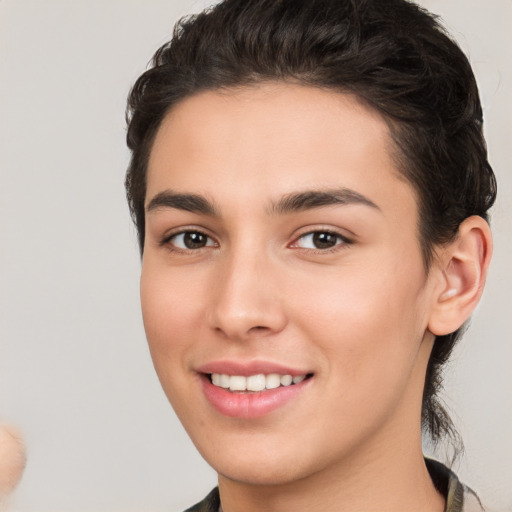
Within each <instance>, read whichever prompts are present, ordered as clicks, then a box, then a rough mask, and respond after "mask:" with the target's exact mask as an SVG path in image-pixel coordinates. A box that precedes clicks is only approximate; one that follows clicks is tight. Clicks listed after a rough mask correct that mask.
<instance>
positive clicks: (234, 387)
mask: <svg viewBox="0 0 512 512" xmlns="http://www.w3.org/2000/svg"><path fill="white" fill-rule="evenodd" d="M229 389H230V390H231V391H245V390H246V389H247V379H246V378H245V377H242V376H241V375H232V376H231V377H229Z"/></svg>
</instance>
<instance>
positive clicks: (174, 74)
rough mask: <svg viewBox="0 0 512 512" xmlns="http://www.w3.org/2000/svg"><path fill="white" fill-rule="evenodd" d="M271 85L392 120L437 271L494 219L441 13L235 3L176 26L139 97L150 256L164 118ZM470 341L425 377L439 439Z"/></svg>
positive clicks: (367, 5)
mask: <svg viewBox="0 0 512 512" xmlns="http://www.w3.org/2000/svg"><path fill="white" fill-rule="evenodd" d="M265 81H290V82H294V83H299V84H304V85H307V86H313V87H320V88H325V89H329V90H336V91H340V92H345V93H347V92H348V93H352V94H354V95H356V96H357V97H359V98H360V99H361V100H363V101H364V102H365V103H367V104H368V105H370V106H371V107H373V108H374V109H375V110H377V111H378V112H380V113H381V115H382V116H383V117H384V118H385V119H386V120H387V122H388V124H389V127H390V133H391V136H392V138H393V141H394V145H395V149H396V151H395V156H396V160H397V164H398V167H399V170H400V172H401V174H402V175H403V177H404V178H405V179H406V180H408V181H409V182H410V183H411V185H412V186H413V188H414V190H415V191H416V194H417V197H418V208H419V213H420V225H419V226H418V229H419V239H420V243H421V247H422V252H423V258H424V263H425V268H426V270H427V271H428V269H429V267H430V264H431V261H432V258H433V257H434V255H435V248H436V246H440V245H442V244H445V243H447V242H449V241H451V240H453V239H454V237H455V236H456V234H457V230H458V227H459V225H460V223H461V222H462V221H463V220H464V219H466V218H467V217H469V216H471V215H480V216H481V217H483V218H485V219H487V212H488V209H489V208H490V207H491V206H492V204H493V203H494V200H495V196H496V182H495V178H494V174H493V171H492V169H491V167H490V165H489V163H488V161H487V150H486V145H485V140H484V138H483V133H482V108H481V105H480V100H479V95H478V89H477V85H476V81H475V78H474V75H473V72H472V70H471V66H470V64H469V62H468V59H467V58H466V56H465V55H464V53H463V52H462V51H461V50H460V48H459V47H458V46H457V44H456V43H455V42H454V41H453V40H452V39H451V38H450V37H449V36H448V35H447V34H446V33H445V31H444V29H443V28H442V27H441V25H440V24H439V22H438V19H437V18H436V17H435V16H433V15H431V14H430V13H428V12H427V11H425V10H423V9H422V8H420V7H419V6H417V5H416V4H413V3H412V2H409V1H406V0H225V1H223V2H221V3H220V4H218V5H216V6H215V7H213V8H212V9H210V10H207V11H205V12H203V13H201V14H199V15H196V16H191V17H188V18H184V19H182V20H181V21H180V22H178V24H177V25H176V27H175V29H174V34H173V38H172V40H171V41H170V42H168V43H167V44H165V45H164V46H162V47H161V48H160V49H159V50H158V51H157V52H156V53H155V55H154V57H153V60H152V65H151V67H150V69H149V70H148V71H146V72H145V73H144V74H143V75H142V76H141V77H140V78H139V79H138V80H137V82H136V83H135V85H134V87H133V89H132V91H131V92H130V96H129V99H128V109H127V120H128V134H127V141H128V146H129V148H130V150H131V152H132V157H131V162H130V165H129V168H128V171H127V175H126V191H127V197H128V203H129V206H130V211H131V214H132V218H133V220H134V222H135V225H136V227H137V230H138V236H139V244H140V249H141V252H142V251H143V248H144V237H145V224H144V201H145V195H146V171H147V164H148V159H149V154H150V151H151V146H152V142H153V140H154V137H155V134H156V132H157V130H158V128H159V126H160V123H161V121H162V119H163V118H164V117H165V115H166V113H167V112H168V111H169V110H170V109H171V108H172V107H173V106H174V105H175V104H176V103H177V102H179V101H180V100H182V99H184V98H185V97H188V96H190V95H192V94H195V93H198V92H200V91H204V90H215V89H219V88H230V87H239V86H244V85H251V84H257V83H260V82H265ZM460 334H461V329H459V330H458V331H456V332H454V333H452V334H449V335H447V336H439V337H437V339H436V342H435V344H434V348H433V351H432V354H431V357H430V360H429V364H428V368H427V376H426V382H425V388H424V394H423V410H422V421H423V428H424V430H425V431H427V432H428V433H429V434H430V436H431V438H432V439H433V440H434V441H435V442H437V441H438V440H440V439H441V438H442V437H443V436H445V435H448V436H451V437H456V435H457V434H456V431H455V429H454V428H453V424H452V422H451V420H450V418H449V416H448V414H447V412H446V411H445V409H444V408H443V406H442V404H441V403H440V401H439V399H438V392H439V390H440V389H441V385H442V374H441V371H440V370H441V367H442V366H443V364H444V363H445V362H446V361H447V360H448V358H449V356H450V354H451V352H452V350H453V347H454V345H455V343H456V341H457V340H458V338H459V337H460Z"/></svg>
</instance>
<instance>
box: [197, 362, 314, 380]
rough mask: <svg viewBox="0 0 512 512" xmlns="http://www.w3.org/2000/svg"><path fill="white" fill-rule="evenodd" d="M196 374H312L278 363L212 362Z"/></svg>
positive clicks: (200, 368) (246, 375) (203, 366)
mask: <svg viewBox="0 0 512 512" xmlns="http://www.w3.org/2000/svg"><path fill="white" fill-rule="evenodd" d="M196 371H197V372H198V373H205V374H210V373H221V374H226V375H241V376H244V377H248V376H250V375H257V374H260V373H263V374H265V375H268V374H270V373H277V374H279V375H291V376H292V377H298V376H299V375H308V374H310V373H312V372H310V371H307V370H301V369H298V368H292V367H289V366H285V365H282V364H278V363H273V362H270V361H248V362H241V361H230V360H224V361H212V362H210V363H206V364H204V365H202V366H200V367H199V368H197V370H196Z"/></svg>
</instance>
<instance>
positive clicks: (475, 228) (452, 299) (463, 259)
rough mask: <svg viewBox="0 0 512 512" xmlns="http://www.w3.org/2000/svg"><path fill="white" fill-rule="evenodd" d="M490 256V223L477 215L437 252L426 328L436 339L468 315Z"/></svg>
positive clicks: (476, 301) (454, 328)
mask: <svg viewBox="0 0 512 512" xmlns="http://www.w3.org/2000/svg"><path fill="white" fill-rule="evenodd" d="M491 255H492V236H491V230H490V229H489V224H487V222H486V221H485V220H484V219H483V218H482V217H479V216H476V215H474V216H472V217H468V218H467V219H466V220H464V222H462V224H461V225H460V226H459V231H458V235H457V238H456V239H455V240H454V241H453V242H451V243H450V244H448V245H446V246H443V247H442V248H441V250H440V251H439V252H438V258H437V262H438V263H437V265H436V264H434V265H436V270H435V272H436V273H437V277H438V279H437V280H436V281H437V283H436V287H435V293H434V295H433V300H434V303H433V307H432V309H431V315H430V320H429V324H428V328H429V330H430V332H432V333H433V334H435V335H436V336H442V335H445V334H450V333H452V332H454V331H456V330H457V329H458V328H459V327H461V326H462V324H463V323H464V322H465V321H466V320H467V319H468V318H469V317H470V316H471V313H472V312H473V310H474V309H475V307H476V305H477V304H478V301H479V300H480V297H481V296H482V292H483V289H484V285H485V279H486V277H487V269H488V267H489V263H490V261H491Z"/></svg>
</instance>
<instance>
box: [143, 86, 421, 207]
mask: <svg viewBox="0 0 512 512" xmlns="http://www.w3.org/2000/svg"><path fill="white" fill-rule="evenodd" d="M393 150H394V146H393V143H392V140H391V137H390V133H389V128H388V125H387V123H386V121H385V120H384V119H383V118H382V116H381V115H380V114H379V113H378V112H376V111H375V110H373V109H371V108H369V107H368V106H366V105H365V104H363V103H362V102H361V101H360V100H358V99H357V98H356V97H355V96H353V95H350V94H344V93H339V92H333V91H327V90H322V89H319V88H313V87H306V86H300V85H293V84H284V83H272V84H260V85H257V86H251V87H244V88H238V89H227V90H222V91H206V92H202V93H199V94H197V95H194V96H192V97H189V98H186V99H185V100H183V101H181V102H180V103H178V104H177V105H176V106H174V108H173V109H172V110H171V111H170V112H169V113H168V114H167V116H166V117H165V118H164V120H163V122H162V124H161V126H160V128H159V130H158V132H157V135H156V137H155V141H154V144H153V148H152V151H151V154H150V159H149V166H148V190H147V196H146V200H147V201H148V200H150V199H151V197H152V196H154V195H155V194H157V193H159V192H161V191H163V190H166V189H172V190H177V191H178V192H182V191H183V192H200V193H205V194H207V195H215V197H217V198H220V199H225V200H230V201H232V200H233V197H234V196H235V197H236V198H238V199H239V200H240V201H250V202H253V201H254V199H255V198H256V197H263V196H265V197H267V198H269V199H275V198H277V197H278V196H279V195H282V194H287V193H290V192H293V191H294V189H295V190H296V189H299V190H304V189H326V188H339V187H345V188H349V189H351V190H355V191H357V192H359V193H362V194H364V195H365V196H367V197H370V198H371V199H372V201H374V202H378V201H381V202H383V203H389V204H388V206H390V207H391V208H395V209H396V206H397V199H400V200H402V203H404V204H403V205H402V206H405V207H408V208H412V209H413V210H415V209H416V203H415V199H414V193H413V190H412V187H410V186H409V184H408V183H406V182H404V180H403V178H402V177H401V175H400V173H399V172H398V170H397V166H396V162H395V160H394V158H393V157H392V154H393ZM398 192H400V194H397V193H398ZM372 196H373V197H374V198H375V200H374V199H373V197H372ZM405 203H407V204H405ZM384 206H385V205H384ZM408 214H410V211H409V212H408Z"/></svg>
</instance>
